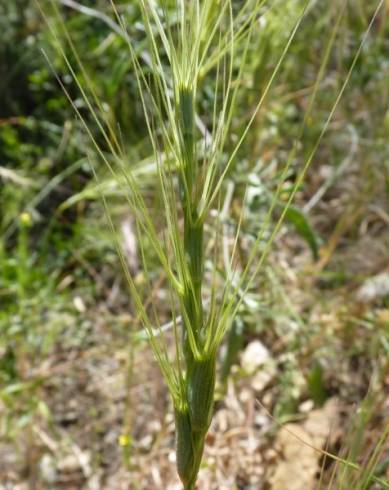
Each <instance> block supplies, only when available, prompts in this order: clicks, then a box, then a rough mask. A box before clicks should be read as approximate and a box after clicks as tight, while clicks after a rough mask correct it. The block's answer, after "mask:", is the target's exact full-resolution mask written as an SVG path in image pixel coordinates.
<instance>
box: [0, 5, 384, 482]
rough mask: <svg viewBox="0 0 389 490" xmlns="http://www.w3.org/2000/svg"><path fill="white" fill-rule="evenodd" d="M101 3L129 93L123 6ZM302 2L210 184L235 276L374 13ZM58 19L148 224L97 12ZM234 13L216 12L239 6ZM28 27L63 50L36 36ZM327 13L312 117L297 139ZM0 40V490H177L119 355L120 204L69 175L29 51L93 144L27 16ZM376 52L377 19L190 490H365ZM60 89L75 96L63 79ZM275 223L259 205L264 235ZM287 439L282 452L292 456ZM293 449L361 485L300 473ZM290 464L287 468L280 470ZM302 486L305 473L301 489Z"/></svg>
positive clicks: (68, 130)
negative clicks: (222, 168)
mask: <svg viewBox="0 0 389 490" xmlns="http://www.w3.org/2000/svg"><path fill="white" fill-rule="evenodd" d="M116 3H117V5H118V8H119V9H120V12H121V13H123V15H124V16H125V18H126V20H127V22H128V26H129V29H130V31H131V35H132V38H133V39H134V40H135V44H134V49H135V52H136V54H137V55H138V56H139V58H140V60H142V63H143V65H142V66H144V67H145V72H146V73H147V69H148V68H147V66H148V65H147V54H148V53H147V48H146V43H145V40H144V26H143V25H142V20H141V13H140V10H139V8H138V7H137V2H126V1H120V2H119V1H118V2H116ZM311 3H312V6H311V8H310V9H309V10H308V13H307V15H306V17H305V18H304V21H303V23H302V25H301V26H300V28H299V31H298V33H297V35H296V38H295V40H294V41H293V44H292V46H291V49H290V51H289V53H288V55H287V58H286V60H285V62H284V63H283V65H282V68H281V71H280V74H279V76H278V77H277V80H276V83H275V84H274V85H273V88H272V90H271V93H270V94H269V96H268V97H267V99H266V102H265V104H264V106H263V107H262V109H261V111H260V113H259V114H258V116H257V117H256V119H255V121H254V127H253V130H252V131H251V132H250V135H249V136H248V138H247V139H246V141H245V143H244V145H243V146H242V148H241V149H240V151H239V154H238V158H237V159H236V164H235V166H234V168H232V169H231V172H230V173H229V175H228V181H227V184H226V190H225V192H226V196H227V197H228V196H229V198H228V199H227V198H226V202H227V203H228V206H227V207H226V210H225V213H226V214H225V216H224V219H225V221H224V222H223V223H224V225H223V226H225V228H226V230H227V231H226V233H227V235H228V234H229V233H230V234H232V232H233V230H234V229H236V226H237V224H238V220H239V215H240V212H241V210H242V206H243V205H244V207H245V208H244V212H245V218H244V221H243V223H242V234H241V239H240V241H239V244H238V252H239V260H241V261H242V262H243V263H244V261H245V258H247V254H248V251H249V249H250V244H251V243H252V241H253V237H255V236H256V233H257V232H258V229H259V227H260V225H261V224H262V222H263V219H264V216H265V214H266V211H267V209H268V204H269V202H270V201H271V199H272V196H273V195H274V192H275V190H276V188H277V184H278V183H279V181H280V175H281V172H282V169H283V167H284V164H285V160H286V158H287V155H288V152H289V150H290V148H291V147H292V146H293V144H294V141H295V139H296V137H300V136H301V138H300V145H299V147H298V151H297V152H296V154H295V158H294V160H293V162H292V165H291V167H290V170H289V173H288V176H287V179H286V182H285V184H284V186H285V196H286V195H287V192H288V189H290V188H291V186H293V185H294V183H295V181H296V176H297V175H298V172H299V170H300V169H301V167H302V165H303V163H304V161H305V159H306V157H307V155H309V153H310V151H311V148H312V147H313V146H314V144H315V142H316V140H317V137H318V135H319V134H320V131H321V129H322V127H323V124H324V122H325V120H326V118H327V116H328V113H329V111H330V110H331V107H332V105H333V103H334V100H335V98H336V96H337V94H338V93H339V90H340V88H341V86H342V83H343V81H344V80H345V77H346V75H347V72H348V70H349V68H350V64H351V62H352V60H353V57H354V55H355V53H356V51H357V49H358V47H359V45H360V43H361V40H362V37H363V35H364V33H365V32H366V30H367V28H368V26H369V23H370V20H371V18H372V15H373V13H374V11H375V9H376V8H377V5H378V2H377V1H376V0H365V1H362V0H350V1H348V2H346V4H345V7H344V3H345V2H342V1H340V0H339V1H338V0H331V1H328V2H315V1H313V2H311ZM267 4H268V5H267V6H266V7H264V11H266V10H267V9H268V8H269V11H266V15H264V17H263V18H262V19H261V20H260V22H261V30H260V32H261V34H260V35H259V36H258V37H255V38H253V40H252V43H251V45H250V51H249V60H250V62H249V68H248V69H247V70H246V72H245V74H244V88H243V90H242V91H241V92H240V94H241V95H240V97H241V99H240V100H239V103H238V104H237V111H236V114H235V115H234V120H233V121H232V130H231V135H230V138H231V144H232V143H233V142H234V137H236V135H237V134H239V132H240V129H241V128H242V127H244V125H245V124H246V123H247V121H248V119H249V118H250V116H251V114H252V111H253V108H254V107H255V104H256V102H257V100H258V98H259V96H260V94H261V93H263V90H264V87H265V85H266V83H267V80H268V77H269V73H271V71H272V69H274V67H275V64H276V63H277V60H278V58H279V56H280V54H281V52H282V50H283V47H284V46H285V43H286V41H287V38H288V34H289V32H290V30H291V28H292V27H293V25H294V23H295V22H296V19H297V13H298V12H299V11H300V10H301V7H302V5H303V4H304V2H303V1H302V0H287V1H282V2H277V1H275V2H267ZM58 6H59V8H60V11H61V14H62V16H63V18H64V19H65V21H66V26H67V29H68V30H69V32H70V34H71V37H72V40H73V42H74V45H75V47H76V48H77V51H78V52H79V53H80V56H81V58H82V61H83V63H84V65H85V68H86V70H87V73H88V74H89V76H90V78H91V80H92V82H93V85H94V88H95V90H96V93H97V95H98V97H99V99H100V100H101V101H102V104H103V105H102V110H103V111H105V115H106V117H107V118H108V119H109V120H110V121H111V122H112V124H113V126H114V127H115V128H118V133H119V134H120V139H121V144H122V145H123V147H124V149H125V155H126V162H125V164H126V165H128V166H131V168H133V169H134V172H136V174H137V175H138V176H139V180H140V182H141V183H142V190H144V193H145V196H146V197H147V202H148V203H150V207H151V208H152V209H156V210H157V212H156V219H158V209H159V203H158V194H157V192H156V191H155V189H156V168H155V165H154V164H153V159H152V149H151V148H150V144H149V142H148V139H147V128H146V125H145V121H144V116H143V112H142V106H141V101H140V98H139V96H138V94H137V88H136V78H135V75H134V72H133V68H132V64H131V59H130V56H129V53H128V48H127V46H126V43H125V39H124V38H123V35H122V34H121V32H120V31H118V29H117V25H116V24H115V17H114V15H113V12H112V9H111V7H110V6H109V2H106V1H86V0H84V1H83V2H82V5H81V4H79V3H78V2H73V1H70V0H69V1H68V0H61V1H59V2H58ZM235 6H236V10H237V12H238V11H239V6H240V2H238V1H237V2H236V3H235V2H234V8H235ZM44 7H45V12H47V13H48V18H49V20H50V23H51V26H52V29H54V32H56V34H57V36H58V37H59V38H60V39H61V40H63V42H65V41H66V40H65V39H64V32H63V30H62V29H61V24H60V23H59V20H58V18H57V17H56V16H55V14H54V13H53V11H52V10H51V9H50V8H49V7H50V6H49V5H45V4H44ZM270 7H271V8H270ZM343 8H344V11H343V13H342V17H341V19H340V26H339V31H338V33H337V35H336V38H335V41H334V46H333V48H332V50H331V53H330V57H329V61H328V64H327V65H326V69H325V75H324V77H323V80H322V81H321V84H320V87H319V90H318V92H317V98H316V102H315V107H314V111H313V113H312V115H311V117H310V119H309V120H308V121H307V122H308V124H307V125H306V128H305V130H304V134H302V135H299V127H300V124H301V121H302V120H303V118H304V114H305V111H306V108H307V106H308V103H309V96H310V94H311V93H312V88H313V86H314V84H315V80H316V78H317V73H318V71H319V70H320V66H321V61H322V59H323V53H324V52H325V48H326V46H327V43H328V40H329V37H330V35H331V32H332V28H333V26H334V25H335V23H336V22H337V21H338V20H339V12H341V11H342V9H343ZM0 29H1V30H0V32H1V44H0V93H1V103H0V228H1V234H0V271H1V272H0V305H1V308H0V332H1V336H0V488H15V489H16V488H19V489H21V488H28V489H29V488H31V489H35V488H36V489H40V488H43V489H46V488H47V489H50V488H55V489H57V488H66V489H70V488H77V489H78V488H106V489H113V488H115V489H116V488H134V489H135V488H140V489H148V488H161V489H162V488H179V487H176V486H175V485H177V480H176V477H175V472H174V464H173V462H172V458H173V456H172V454H173V452H172V451H173V441H174V439H173V426H172V407H171V406H170V402H169V397H168V394H167V392H166V389H165V388H164V386H163V383H162V381H161V379H160V374H159V372H158V370H157V369H156V367H155V365H154V361H153V359H152V355H151V354H150V352H149V350H148V346H147V344H146V343H145V342H144V339H143V337H144V336H142V335H139V321H138V319H137V316H136V312H135V311H134V309H133V305H132V304H131V301H130V299H129V297H128V294H127V291H126V288H125V281H124V278H123V274H122V271H121V266H120V262H119V261H118V259H117V255H116V251H115V244H114V240H113V239H112V236H111V234H110V232H109V227H108V226H107V222H106V220H105V218H104V209H103V207H102V204H101V194H104V195H105V196H107V198H108V199H109V203H110V209H111V213H112V216H113V219H114V220H115V222H116V223H118V224H119V226H120V229H121V230H122V235H123V236H122V240H123V243H124V246H125V249H126V253H127V260H128V263H129V267H130V269H131V271H132V273H133V274H134V276H135V281H136V284H137V286H138V287H139V288H140V289H141V288H143V287H145V281H144V276H145V271H143V270H142V267H141V266H140V260H139V257H138V255H139V254H138V251H137V250H138V244H137V243H136V240H135V239H134V231H133V229H132V217H131V216H130V215H129V210H128V208H127V207H126V205H125V202H124V200H123V196H122V189H121V187H120V186H118V184H117V182H116V181H114V180H112V179H111V177H110V176H109V175H108V173H107V172H106V170H105V168H104V166H103V164H99V162H98V159H97V158H96V165H97V174H98V177H99V184H98V185H97V184H96V181H95V179H94V176H93V173H92V172H91V169H90V166H89V163H88V159H87V157H86V155H87V153H88V154H89V155H92V158H93V156H94V155H95V150H94V148H93V145H92V144H91V141H90V138H89V137H88V135H87V134H85V131H84V130H83V127H82V124H81V122H80V120H79V119H77V117H75V114H74V110H73V109H72V107H71V105H70V104H69V101H68V100H67V98H66V96H65V94H64V93H63V91H62V90H61V88H60V87H59V85H58V83H57V81H56V79H55V76H54V74H53V72H52V70H51V69H50V67H49V66H48V64H47V62H46V61H45V58H44V56H43V55H42V50H43V51H44V52H45V53H46V54H47V56H48V57H49V59H50V60H51V61H52V63H53V67H54V69H55V72H56V73H57V74H58V76H59V77H60V79H61V80H62V82H63V84H64V85H65V87H66V89H67V90H68V91H69V93H70V95H71V97H72V99H73V100H74V103H75V105H76V106H77V108H78V109H79V111H80V112H81V114H82V115H83V116H84V117H85V118H86V119H87V121H88V124H89V126H90V128H91V130H92V132H93V134H96V135H97V134H98V132H97V128H96V127H95V124H94V121H93V119H92V117H91V116H90V114H89V111H88V110H87V107H86V105H85V101H84V100H83V99H82V97H81V96H80V91H79V89H78V88H77V85H76V83H75V81H74V79H73V78H72V76H70V74H69V69H68V67H67V66H66V63H65V62H64V60H63V59H62V58H61V56H60V55H59V54H58V52H57V51H56V50H55V49H54V48H55V41H54V40H53V36H52V33H50V30H49V29H48V27H47V25H46V23H45V21H44V19H43V18H42V16H41V14H40V12H39V10H38V8H37V6H36V4H35V2H34V1H30V0H12V1H9V2H5V3H2V4H1V5H0ZM388 53H389V3H388V2H387V1H384V2H383V5H382V7H381V9H380V11H379V14H378V16H377V18H376V20H375V22H374V23H373V26H372V30H371V32H370V35H369V36H368V37H367V39H366V42H365V43H364V45H363V49H362V52H361V56H360V57H359V59H358V62H357V65H356V67H355V70H354V72H353V75H352V78H351V80H350V83H349V85H348V87H347V90H346V91H345V94H344V96H343V98H342V101H341V103H340V105H339V107H338V110H337V112H336V114H335V117H334V118H333V121H332V122H331V125H330V127H329V130H328V132H327V133H326V135H325V138H324V139H323V141H322V144H321V145H320V148H319V150H318V152H317V153H316V156H315V159H314V161H313V162H312V166H311V168H310V170H309V173H308V175H307V177H306V179H305V182H304V184H303V185H302V186H301V188H300V189H299V192H298V194H297V198H296V201H295V203H294V205H293V207H292V208H290V210H289V211H288V213H287V216H286V218H287V219H286V222H285V225H284V226H283V227H282V229H281V230H280V233H279V235H278V238H277V240H276V242H275V244H274V247H273V249H272V252H271V254H270V256H269V258H268V261H267V263H266V266H265V267H264V269H263V271H262V273H261V276H260V277H259V279H258V281H257V283H256V284H255V285H254V286H253V288H252V290H250V294H249V295H248V296H247V300H246V301H245V302H244V304H243V306H242V308H241V309H240V311H239V315H238V317H237V319H236V321H235V323H234V325H233V327H232V329H231V331H230V333H229V335H228V337H227V339H226V342H225V345H224V348H223V350H222V358H221V363H222V369H221V372H220V373H219V385H220V386H219V388H218V391H219V393H220V400H219V401H218V403H217V407H216V415H215V420H214V423H213V425H212V427H211V432H210V435H209V437H208V441H207V446H208V449H207V451H208V452H206V455H205V459H204V461H205V462H204V465H203V466H204V467H203V468H202V470H201V474H200V483H199V485H200V486H199V488H218V489H220V488H228V489H230V488H239V489H243V488H245V489H249V488H252V489H254V488H267V487H268V488H274V489H277V488H279V489H282V488H286V487H285V486H283V485H285V484H284V483H282V482H283V480H282V478H283V475H284V474H287V475H288V478H289V480H287V481H289V484H290V485H292V484H294V483H291V478H292V477H291V475H294V474H295V475H296V476H295V480H296V483H295V485H296V486H295V487H293V488H296V489H298V488H309V485H313V482H315V485H316V486H317V487H319V486H320V484H322V485H323V487H324V486H326V488H329V487H331V485H332V488H351V487H353V486H355V485H357V484H360V485H365V486H360V487H357V488H387V487H386V486H385V483H384V480H385V479H386V480H388V479H389V473H388V471H389V447H388V441H387V430H388V420H389V419H388V417H389V399H388V391H389V377H388V372H389V370H388V367H389V362H388V359H389V302H388V301H389V297H388V295H389V270H388V263H389V260H388V259H389V252H388V251H389V228H388V225H389V214H388V209H389V207H388V204H389V192H388V191H389V145H388V143H387V142H388V138H389V58H388ZM69 56H70V57H71V61H72V62H73V63H74V64H75V66H76V61H77V60H76V59H73V58H74V55H72V54H71V53H69ZM237 61H239V60H237ZM78 75H79V77H80V80H82V83H85V80H84V74H83V73H81V72H80V73H78ZM210 80H211V81H210ZM208 83H209V86H208V85H207V84H208ZM201 90H202V94H201V95H202V97H201V104H202V111H203V112H204V113H206V111H207V110H209V111H212V103H213V100H212V97H213V95H212V94H213V86H212V79H211V78H210V79H209V80H208V81H207V83H206V84H204V86H203V87H202V89H201ZM204 124H205V126H207V121H204ZM227 151H228V148H227ZM246 186H247V193H246V198H245V200H243V196H244V193H245V189H246ZM243 203H244V204H243ZM282 205H283V201H282V196H281V200H280V203H279V206H278V208H277V209H275V212H274V219H277V217H278V216H279V213H280V212H281V211H282ZM143 246H144V247H145V249H146V250H148V249H147V243H145V244H143ZM149 260H151V261H152V260H153V257H152V254H151V252H150V259H149ZM148 273H149V274H152V276H153V278H155V284H156V285H157V286H156V289H155V291H154V295H155V298H157V300H158V302H159V304H160V305H161V313H160V314H161V315H165V317H166V320H168V318H169V311H168V305H169V301H167V300H166V294H167V291H166V284H165V280H164V276H163V272H162V271H161V270H159V268H158V267H157V265H155V267H154V268H151V270H149V271H148ZM164 305H167V306H165V307H164ZM135 332H138V334H135ZM334 406H335V408H334ZM270 414H272V416H273V417H275V419H274V418H272V416H270ZM315 417H316V418H315ZM312 421H313V422H312ZM315 421H316V422H315ZM280 423H288V426H287V427H289V429H288V430H287V431H285V430H284V429H285V428H281V426H280V425H279V424H280ZM315 423H316V426H315V425H314V424H315ZM312 427H313V428H312ZM330 428H331V430H330ZM234 431H235V432H234ZM323 432H324V436H323V435H322V434H323ZM330 432H331V437H329V438H328V439H327V436H328V434H329V433H330ZM291 433H293V434H295V435H297V436H299V437H300V440H298V444H297V449H296V438H295V437H293V436H291V435H290V434H291ZM309 444H310V445H313V446H315V447H318V448H319V449H321V450H323V449H326V450H327V451H329V452H331V453H334V454H337V455H338V456H341V457H343V458H347V459H348V460H349V461H350V462H353V463H355V464H357V465H358V467H360V468H362V469H361V470H360V471H357V470H355V469H353V468H351V467H350V466H345V465H342V464H340V463H338V464H337V463H336V462H334V461H333V460H332V459H331V458H325V457H324V456H323V454H322V455H321V456H320V454H319V455H318V456H312V454H315V453H314V452H313V451H312V450H308V451H307V448H308V446H309ZM376 446H377V447H378V448H379V450H378V451H377V452H374V448H375V447H376ZM293 447H294V448H295V449H293ZM291 448H292V449H291ZM304 448H305V452H306V453H307V454H306V456H305V457H306V459H305V460H304V457H303V456H302V454H305V453H304ZM293 450H294V451H295V453H293ZM293 454H294V455H293ZM296 454H297V455H299V456H296ZM319 458H320V459H319ZM301 460H304V461H305V463H304V461H303V463H304V464H305V465H306V466H304V464H303V466H302V467H301V466H299V465H300V463H301ZM281 463H282V464H284V465H286V466H284V467H283V466H282V464H281ZM288 464H289V466H288ZM293 468H294V470H293ZM307 468H308V470H307ZM320 468H322V469H320ZM347 468H348V469H347ZM363 468H364V469H363ZM293 471H295V473H294V472H293ZM283 472H284V473H283ZM303 473H304V474H305V473H309V474H310V473H312V475H311V480H309V481H308V483H307V481H305V480H302V476H301V475H302V474H303ZM317 475H321V476H317ZM373 476H374V478H373ZM377 478H379V479H381V480H380V481H381V483H377ZM292 479H293V478H292ZM361 482H362V483H361ZM169 485H170V486H169ZM223 485H224V486H223ZM265 485H267V487H266V486H265ZM277 485H278V486H277ZM298 485H300V486H298ZM290 488H292V487H290Z"/></svg>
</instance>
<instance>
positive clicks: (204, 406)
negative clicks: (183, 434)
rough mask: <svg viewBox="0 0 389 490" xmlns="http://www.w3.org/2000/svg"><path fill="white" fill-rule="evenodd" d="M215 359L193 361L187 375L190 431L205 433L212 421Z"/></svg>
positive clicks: (206, 358)
mask: <svg viewBox="0 0 389 490" xmlns="http://www.w3.org/2000/svg"><path fill="white" fill-rule="evenodd" d="M215 377H216V358H215V355H210V356H207V357H205V358H204V359H202V360H194V361H193V364H192V366H191V369H190V372H189V373H188V380H187V397H188V407H189V416H190V423H191V426H192V430H193V431H196V432H200V433H206V432H207V430H208V428H209V425H210V423H211V419H212V411H213V400H214V392H215Z"/></svg>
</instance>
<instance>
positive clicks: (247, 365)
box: [241, 340, 270, 374]
mask: <svg viewBox="0 0 389 490" xmlns="http://www.w3.org/2000/svg"><path fill="white" fill-rule="evenodd" d="M269 358H270V353H269V351H268V349H267V348H266V347H265V346H264V345H263V344H262V342H260V341H259V340H254V341H253V342H250V344H248V346H247V347H246V349H245V350H244V352H243V354H242V360H241V365H242V368H243V369H244V370H245V371H246V373H247V374H254V373H255V372H256V371H257V369H258V368H259V367H260V366H262V365H263V364H265V362H266V361H267V360H268V359H269Z"/></svg>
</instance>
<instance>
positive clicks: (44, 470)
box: [39, 454, 57, 483]
mask: <svg viewBox="0 0 389 490" xmlns="http://www.w3.org/2000/svg"><path fill="white" fill-rule="evenodd" d="M39 470H40V474H41V478H42V480H43V481H45V482H47V483H55V482H56V481H57V468H56V464H55V460H54V458H53V457H52V456H51V455H50V454H44V455H43V456H42V458H41V460H40V463H39Z"/></svg>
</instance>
